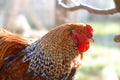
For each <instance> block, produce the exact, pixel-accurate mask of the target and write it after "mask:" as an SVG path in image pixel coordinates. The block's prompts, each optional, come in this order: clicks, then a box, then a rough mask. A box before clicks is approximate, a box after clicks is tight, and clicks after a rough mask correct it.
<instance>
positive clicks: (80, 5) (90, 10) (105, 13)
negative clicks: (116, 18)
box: [57, 0, 120, 15]
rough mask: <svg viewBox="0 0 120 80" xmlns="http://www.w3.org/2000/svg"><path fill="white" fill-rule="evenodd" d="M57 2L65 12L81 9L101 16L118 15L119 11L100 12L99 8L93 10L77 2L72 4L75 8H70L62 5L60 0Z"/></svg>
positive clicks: (107, 10) (106, 10) (115, 9)
mask: <svg viewBox="0 0 120 80" xmlns="http://www.w3.org/2000/svg"><path fill="white" fill-rule="evenodd" d="M57 1H58V4H59V6H60V7H62V8H64V9H65V10H67V11H76V10H80V9H83V10H87V11H88V12H89V13H91V14H101V15H108V14H115V13H120V11H118V9H117V8H116V7H115V8H113V9H105V10H102V9H99V8H94V7H92V6H88V5H85V4H83V3H80V4H78V3H77V2H74V4H76V5H75V6H73V7H70V6H67V5H66V4H64V3H63V2H62V0H57ZM71 1H72V2H73V0H71Z"/></svg>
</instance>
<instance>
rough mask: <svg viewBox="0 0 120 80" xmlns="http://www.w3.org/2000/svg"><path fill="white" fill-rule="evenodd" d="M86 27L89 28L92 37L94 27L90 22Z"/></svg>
mask: <svg viewBox="0 0 120 80" xmlns="http://www.w3.org/2000/svg"><path fill="white" fill-rule="evenodd" d="M86 28H87V31H88V33H89V35H90V37H92V36H93V28H92V26H91V25H89V24H86Z"/></svg>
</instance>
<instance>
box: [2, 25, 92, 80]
mask: <svg viewBox="0 0 120 80" xmlns="http://www.w3.org/2000/svg"><path fill="white" fill-rule="evenodd" d="M92 32H93V30H92V28H91V26H90V25H83V24H64V25H60V26H58V27H56V28H54V29H53V30H51V31H50V32H49V33H47V34H46V35H45V36H43V37H42V38H41V39H39V40H37V41H35V42H33V43H31V44H29V41H28V39H25V38H23V37H21V36H19V37H18V35H15V34H12V33H9V32H7V31H6V32H5V33H2V31H1V33H0V47H2V50H1V49H0V63H1V65H0V78H1V79H2V80H6V79H8V80H13V79H18V80H30V79H31V80H71V79H72V77H73V76H74V74H75V72H76V69H77V68H78V67H79V66H80V65H81V64H80V63H79V61H78V60H77V59H76V58H78V57H79V59H82V55H83V52H85V51H86V50H88V49H89V39H91V38H92V37H93V33H92ZM2 34H4V35H2ZM9 36H11V37H9ZM4 38H5V39H4ZM11 39H13V41H12V40H11ZM11 41H12V42H11ZM5 46H8V47H7V49H6V47H5ZM80 56H81V57H80Z"/></svg>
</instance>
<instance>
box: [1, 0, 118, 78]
mask: <svg viewBox="0 0 120 80" xmlns="http://www.w3.org/2000/svg"><path fill="white" fill-rule="evenodd" d="M75 1H78V2H83V3H84V4H87V5H91V6H94V7H96V8H100V9H108V8H114V2H113V0H106V1H105V0H75ZM65 3H67V4H69V5H72V4H71V3H70V0H65ZM69 22H72V23H89V24H91V25H92V26H93V28H94V39H95V43H94V44H91V48H90V49H89V50H88V51H87V52H86V54H85V56H84V57H85V58H84V60H83V66H82V67H81V68H79V69H78V71H77V73H76V75H75V80H120V62H119V61H120V43H115V42H114V40H113V38H114V36H115V35H117V34H120V14H114V15H96V14H90V13H88V12H87V11H85V10H77V11H72V12H69V11H66V10H64V9H61V8H59V6H58V4H57V2H56V0H0V28H5V29H7V30H9V31H11V32H14V33H17V34H21V35H23V36H26V37H31V38H33V39H37V38H40V37H42V36H43V35H44V34H46V33H47V32H48V31H49V30H50V29H51V28H53V27H55V26H57V25H60V24H63V23H69Z"/></svg>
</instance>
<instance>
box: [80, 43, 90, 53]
mask: <svg viewBox="0 0 120 80" xmlns="http://www.w3.org/2000/svg"><path fill="white" fill-rule="evenodd" d="M89 47H90V43H89V42H88V41H86V42H84V43H81V44H80V45H79V46H78V50H79V51H80V52H85V51H87V50H88V49H89Z"/></svg>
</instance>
